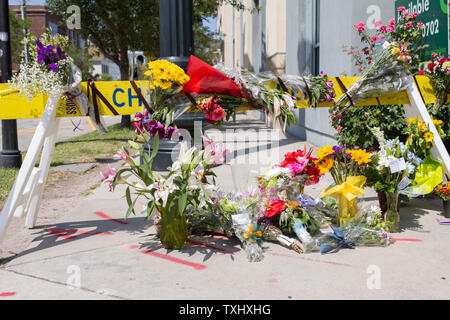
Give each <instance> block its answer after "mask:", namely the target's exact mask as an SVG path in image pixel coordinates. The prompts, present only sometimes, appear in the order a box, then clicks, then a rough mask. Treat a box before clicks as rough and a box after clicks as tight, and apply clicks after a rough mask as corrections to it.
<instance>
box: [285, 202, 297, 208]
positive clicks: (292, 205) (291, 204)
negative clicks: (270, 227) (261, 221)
mask: <svg viewBox="0 0 450 320" xmlns="http://www.w3.org/2000/svg"><path fill="white" fill-rule="evenodd" d="M287 204H288V206H289V207H291V208H293V209H300V204H299V203H298V202H295V201H288V202H287Z"/></svg>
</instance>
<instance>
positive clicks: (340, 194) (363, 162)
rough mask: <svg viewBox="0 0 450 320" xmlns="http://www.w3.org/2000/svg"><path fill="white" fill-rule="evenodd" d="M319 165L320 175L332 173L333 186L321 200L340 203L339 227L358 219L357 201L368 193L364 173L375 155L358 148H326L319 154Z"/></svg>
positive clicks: (324, 193)
mask: <svg viewBox="0 0 450 320" xmlns="http://www.w3.org/2000/svg"><path fill="white" fill-rule="evenodd" d="M317 156H318V159H317V160H316V164H317V166H318V167H319V169H320V173H321V174H325V173H327V172H330V174H331V176H332V177H333V180H334V183H335V185H334V186H330V187H328V188H327V189H325V190H324V191H322V193H321V196H322V197H327V196H330V197H334V198H336V199H337V200H338V203H339V216H338V221H337V222H338V225H342V224H344V223H345V222H346V221H348V220H349V219H351V218H352V217H354V216H355V215H356V212H357V197H358V196H360V195H363V194H364V193H365V190H364V184H365V182H366V178H365V177H364V176H363V173H364V172H365V170H366V169H367V168H368V165H369V163H370V162H371V161H372V154H371V153H369V152H367V151H366V150H361V149H360V148H359V147H358V146H354V147H353V148H352V149H349V148H346V146H333V147H332V146H329V145H327V146H325V147H323V148H321V149H319V151H318V152H317Z"/></svg>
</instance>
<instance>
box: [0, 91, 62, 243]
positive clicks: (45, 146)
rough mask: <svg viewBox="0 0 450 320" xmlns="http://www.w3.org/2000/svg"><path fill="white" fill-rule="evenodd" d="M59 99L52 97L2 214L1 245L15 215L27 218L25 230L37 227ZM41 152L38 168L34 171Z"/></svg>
mask: <svg viewBox="0 0 450 320" xmlns="http://www.w3.org/2000/svg"><path fill="white" fill-rule="evenodd" d="M60 97H61V94H59V95H52V96H50V97H49V99H48V101H47V104H46V106H45V110H44V113H43V114H42V117H41V120H40V121H39V124H38V126H37V128H36V131H35V133H34V136H33V139H32V140H31V144H30V147H29V149H28V151H27V154H26V156H25V159H24V161H23V163H22V166H21V168H20V170H19V174H18V175H17V178H16V181H15V183H14V186H13V187H12V189H11V192H10V194H9V196H8V199H7V201H6V203H5V205H4V207H3V210H2V212H1V213H0V242H1V240H2V239H3V237H4V234H5V233H6V229H7V228H8V225H9V223H10V221H11V218H12V216H13V215H14V216H15V217H18V218H21V217H23V215H24V214H26V219H25V226H26V227H28V228H32V227H34V225H35V223H36V218H37V213H38V211H39V206H40V200H41V197H42V192H43V191H44V187H45V183H46V181H47V175H48V170H49V167H50V162H51V160H52V155H53V150H54V149H55V143H56V137H57V134H58V129H59V122H60V120H59V118H56V110H57V104H58V101H59V99H60ZM41 150H42V156H41V159H40V162H39V167H35V166H36V162H37V160H38V157H39V154H40V153H41Z"/></svg>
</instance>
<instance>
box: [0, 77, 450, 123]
mask: <svg viewBox="0 0 450 320" xmlns="http://www.w3.org/2000/svg"><path fill="white" fill-rule="evenodd" d="M329 80H330V81H333V83H334V84H335V85H334V90H335V92H336V96H337V97H339V96H340V95H342V94H343V93H344V92H343V91H342V89H341V88H340V86H339V84H338V82H337V80H336V78H329ZM340 80H341V81H342V83H343V84H344V86H345V87H346V88H350V87H351V85H352V84H354V83H355V82H356V81H357V80H358V78H357V77H341V78H340ZM416 80H417V83H418V86H419V91H420V93H421V95H422V97H423V99H424V101H425V103H426V104H428V103H434V102H435V101H436V97H435V95H434V89H433V87H432V85H431V84H430V80H429V78H428V77H426V76H417V77H416ZM136 84H137V85H138V87H139V88H145V87H147V86H148V85H149V83H148V81H136ZM95 86H96V87H97V88H98V90H99V91H100V92H101V93H102V94H103V96H104V97H105V98H106V99H107V100H108V101H109V103H110V104H111V105H112V106H113V107H114V108H115V109H116V110H117V112H118V113H119V115H133V114H136V113H137V112H142V111H143V107H144V106H143V104H142V102H141V101H140V100H139V97H138V95H137V94H136V92H135V91H134V89H133V87H132V86H131V83H130V82H129V81H103V82H102V81H99V82H95ZM274 86H276V84H275V83H274ZM82 87H83V92H84V93H85V94H86V93H87V83H86V82H83V83H82ZM292 94H293V95H295V96H296V97H297V98H298V100H297V107H298V108H310V106H309V104H308V101H307V100H305V97H304V96H303V94H301V93H296V92H292ZM47 99H48V96H47V95H41V96H37V97H35V98H34V99H32V100H31V101H28V100H27V99H26V97H25V96H20V95H18V91H17V90H13V89H11V88H10V87H9V85H8V84H0V119H28V118H40V117H41V115H42V113H43V111H44V108H45V105H46V102H47ZM449 101H450V100H449ZM91 103H92V96H91ZM409 103H410V102H409V98H408V95H407V93H406V91H402V92H395V93H391V94H387V95H383V96H380V97H378V99H369V100H365V101H362V102H360V103H357V104H356V106H377V105H392V104H409ZM332 105H333V104H332V103H330V102H323V103H320V104H319V107H331V106H332ZM98 107H99V112H100V114H101V115H105V116H107V115H113V114H112V112H111V111H110V110H109V109H108V108H107V107H106V105H105V104H104V103H103V102H102V101H101V100H100V99H98ZM238 110H251V108H250V107H248V106H242V107H240V108H238ZM56 116H57V117H79V116H82V115H81V114H80V113H79V111H78V108H77V107H76V106H75V105H74V104H73V103H72V102H70V101H68V100H67V99H61V100H60V101H59V103H58V111H57V115H56Z"/></svg>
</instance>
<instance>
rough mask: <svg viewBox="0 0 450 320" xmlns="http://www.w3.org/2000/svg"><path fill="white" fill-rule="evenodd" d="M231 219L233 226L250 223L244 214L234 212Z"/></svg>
mask: <svg viewBox="0 0 450 320" xmlns="http://www.w3.org/2000/svg"><path fill="white" fill-rule="evenodd" d="M231 219H232V221H233V226H242V225H248V224H250V223H251V222H250V219H249V218H248V215H246V214H235V215H232V216H231Z"/></svg>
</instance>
